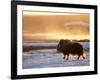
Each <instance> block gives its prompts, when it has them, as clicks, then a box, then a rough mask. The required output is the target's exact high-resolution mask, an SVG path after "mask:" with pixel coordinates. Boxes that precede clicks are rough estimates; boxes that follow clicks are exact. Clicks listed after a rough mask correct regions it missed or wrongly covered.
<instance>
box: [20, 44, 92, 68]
mask: <svg viewBox="0 0 100 80" xmlns="http://www.w3.org/2000/svg"><path fill="white" fill-rule="evenodd" d="M80 44H82V45H83V48H84V56H85V59H82V58H80V59H79V60H77V56H72V55H70V57H69V60H64V59H63V55H62V53H60V52H57V50H56V48H54V49H38V50H30V51H27V52H23V54H22V67H23V69H30V68H47V67H69V66H73V67H74V66H89V63H90V61H89V59H90V56H89V42H80ZM57 45H58V42H34V43H33V42H25V43H24V46H34V47H35V46H47V47H48V46H57Z"/></svg>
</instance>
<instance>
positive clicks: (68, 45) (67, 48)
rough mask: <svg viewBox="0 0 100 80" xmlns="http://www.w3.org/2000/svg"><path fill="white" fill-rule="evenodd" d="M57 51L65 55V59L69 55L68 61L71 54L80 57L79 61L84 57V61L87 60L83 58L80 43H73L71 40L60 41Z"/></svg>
mask: <svg viewBox="0 0 100 80" xmlns="http://www.w3.org/2000/svg"><path fill="white" fill-rule="evenodd" d="M57 50H58V51H59V52H62V53H63V55H64V59H65V56H66V55H67V60H68V58H69V54H72V55H78V58H77V59H79V58H80V56H82V57H83V59H85V57H84V56H83V46H82V45H81V44H80V43H78V42H73V41H69V40H60V42H59V44H58V46H57Z"/></svg>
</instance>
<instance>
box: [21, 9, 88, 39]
mask: <svg viewBox="0 0 100 80" xmlns="http://www.w3.org/2000/svg"><path fill="white" fill-rule="evenodd" d="M23 38H24V40H32V41H35V40H44V41H46V40H60V39H70V40H83V39H89V14H79V13H50V12H27V11H23Z"/></svg>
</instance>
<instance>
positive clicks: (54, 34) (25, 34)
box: [24, 33, 66, 36]
mask: <svg viewBox="0 0 100 80" xmlns="http://www.w3.org/2000/svg"><path fill="white" fill-rule="evenodd" d="M62 35H66V34H65V33H59V34H58V33H34V34H32V33H24V36H62Z"/></svg>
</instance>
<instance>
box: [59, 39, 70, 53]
mask: <svg viewBox="0 0 100 80" xmlns="http://www.w3.org/2000/svg"><path fill="white" fill-rule="evenodd" d="M69 41H70V40H63V39H62V40H60V41H59V44H58V46H57V51H59V52H61V51H62V49H63V46H64V45H65V44H66V43H68V42H69Z"/></svg>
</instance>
